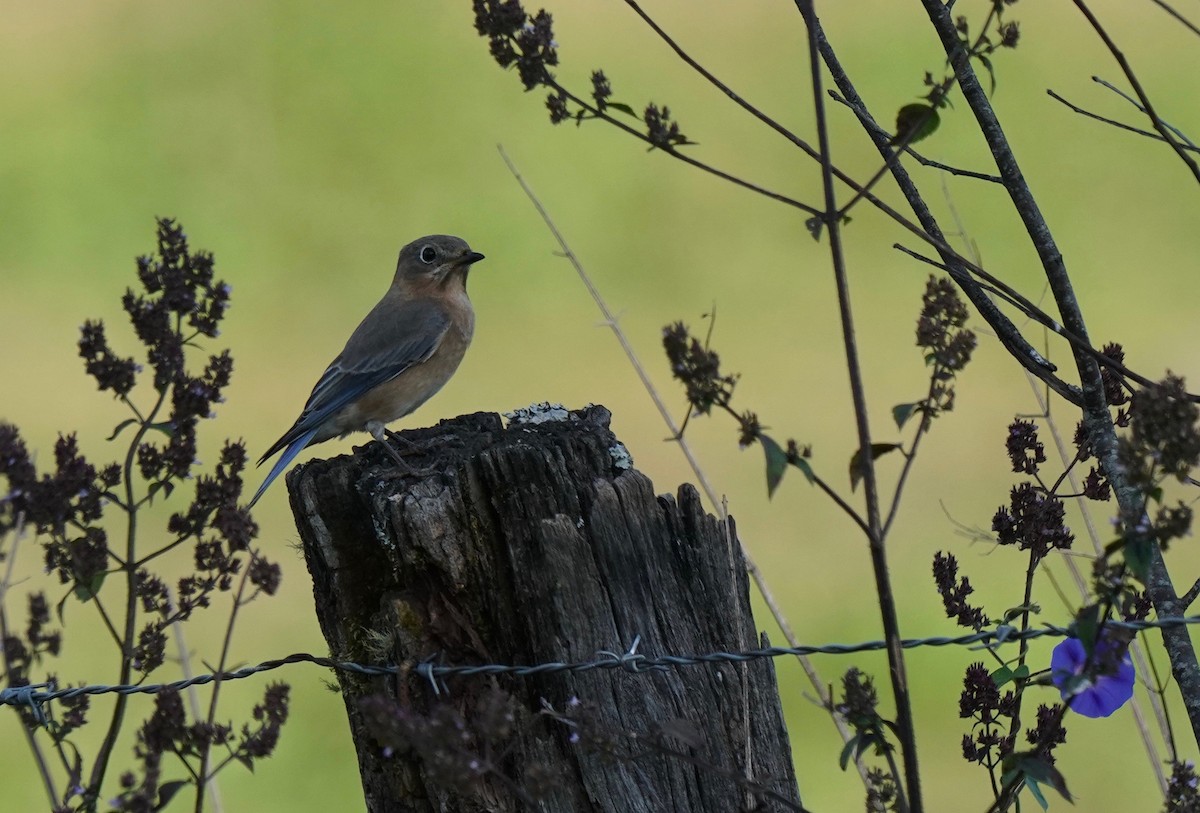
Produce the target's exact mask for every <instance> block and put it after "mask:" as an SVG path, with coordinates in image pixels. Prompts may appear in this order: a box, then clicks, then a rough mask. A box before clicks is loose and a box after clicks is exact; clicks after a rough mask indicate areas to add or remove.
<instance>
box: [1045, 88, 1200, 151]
mask: <svg viewBox="0 0 1200 813" xmlns="http://www.w3.org/2000/svg"><path fill="white" fill-rule="evenodd" d="M1046 94H1047V95H1049V96H1050V98H1051V99H1054V101H1056V102H1060V103H1062V104H1064V105H1066V106H1067V107H1068V108H1070V109H1071V110H1072V111H1074V112H1076V113H1078V114H1079V115H1081V116H1087V117H1088V118H1089V119H1095V120H1096V121H1099V122H1102V123H1104V124H1108V125H1111V126H1113V127H1116V128H1117V129H1118V130H1126V131H1128V132H1130V133H1137V134H1138V135H1140V136H1145V137H1146V138H1153V139H1154V140H1155V141H1166V139H1165V138H1163V137H1162V136H1161V135H1159V134H1158V133H1152V132H1150V131H1149V130H1143V129H1142V128H1140V127H1132V126H1130V125H1128V124H1125V123H1124V122H1120V121H1116V120H1115V119H1110V118H1106V117H1105V116H1101V115H1099V114H1097V113H1093V112H1092V111H1090V110H1085V109H1084V108H1082V107H1079V106H1078V105H1075V104H1072V103H1071V102H1068V101H1067V100H1066V99H1064V98H1063V97H1062V96H1059V95H1058V94H1057V93H1055V92H1054V91H1053V90H1047V91H1046ZM1179 146H1180V148H1181V149H1185V150H1190V151H1191V152H1200V147H1196V146H1193V145H1192V144H1180V145H1179Z"/></svg>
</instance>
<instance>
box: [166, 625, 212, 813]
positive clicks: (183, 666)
mask: <svg viewBox="0 0 1200 813" xmlns="http://www.w3.org/2000/svg"><path fill="white" fill-rule="evenodd" d="M171 632H172V633H173V634H174V635H175V645H176V647H177V648H178V649H179V667H180V672H181V673H182V676H183V679H184V680H190V679H191V678H192V676H193V675H195V672H194V671H193V670H192V653H191V652H189V651H188V648H187V640H186V638H185V637H184V631H183V622H182V621H180V620H178V619H176V620H175V621H172V622H171ZM186 693H187V703H188V710H189V711H190V712H191V715H192V717H193V718H194V719H197V720H199V719H200V692H199V689H198V688H197V687H195V686H188V687H187V690H186ZM184 764H185V765H186V764H187V762H186V761H185V762H184ZM197 784H199V782H197ZM206 787H207V789H208V799H209V801H210V802H211V803H212V809H213V811H215V813H221V811H222V810H224V809H225V808H224V805H222V804H221V789H220V787H218V785H217V780H216V777H215V776H214V777H213V778H212V779H211V780H210V781H209V782H208V783H207V785H206Z"/></svg>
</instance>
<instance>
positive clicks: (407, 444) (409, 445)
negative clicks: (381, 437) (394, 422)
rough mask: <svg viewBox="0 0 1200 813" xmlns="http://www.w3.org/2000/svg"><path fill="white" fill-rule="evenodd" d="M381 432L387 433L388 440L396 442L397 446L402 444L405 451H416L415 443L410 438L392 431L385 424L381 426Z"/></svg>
mask: <svg viewBox="0 0 1200 813" xmlns="http://www.w3.org/2000/svg"><path fill="white" fill-rule="evenodd" d="M383 434H385V435H387V439H388V440H390V441H391V442H392V443H394V444H396V445H397V446H403V447H404V449H405V451H407V452H410V453H412V452H416V451H418V449H417V444H415V443H413V442H412V441H411V440H409V439H408V438H406V437H404V436H403V435H401V434H400V433H399V432H393V431H392V430H391V429H388V428H387V427H386V426H385V427H384V428H383Z"/></svg>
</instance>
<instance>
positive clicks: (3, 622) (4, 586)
mask: <svg viewBox="0 0 1200 813" xmlns="http://www.w3.org/2000/svg"><path fill="white" fill-rule="evenodd" d="M24 535H25V518H24V517H23V516H18V517H17V518H16V522H15V523H14V528H13V532H12V547H11V548H10V549H9V550H8V551H7V552H6V554H5V555H6V557H7V558H8V564H7V565H6V566H5V568H4V579H3V580H2V581H0V641H7V640H8V637H9V636H8V607H7V602H8V591H9V590H10V589H12V586H13V573H14V572H15V569H16V564H17V549H18V548H19V547H20V545H21V538H22V537H23V536H24ZM0 650H3V656H4V674H5V675H6V676H7V677H8V678H9V683H10V685H11V683H12V662H11V660H10V659H9V648H8V647H7V646H2V647H0ZM20 722H21V733H22V734H23V735H24V736H25V744H26V745H28V746H29V752H30V754H32V755H33V762H34V764H35V765H37V769H38V776H40V777H41V779H42V786H43V787H44V788H45V790H46V796H47V797H48V798H49V801H50V807H52V808H53V807H56V806H57V805H58V804H59V802H60V801H62V800H61V799H60V798H59V795H58V789H57V788H56V787H55V785H54V775H53V774H51V773H50V765H49V763H48V762H47V761H46V754H45V752H44V751H42V746H41V743H39V742H38V741H37V737H36V736H35V735H34V730H33V729H31V728H30V727H29V726H27V725H25V721H24V720H21V721H20Z"/></svg>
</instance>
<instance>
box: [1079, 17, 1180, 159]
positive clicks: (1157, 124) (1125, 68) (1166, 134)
mask: <svg viewBox="0 0 1200 813" xmlns="http://www.w3.org/2000/svg"><path fill="white" fill-rule="evenodd" d="M1074 3H1075V7H1076V8H1077V9H1079V10H1080V12H1082V13H1083V16H1084V17H1086V18H1087V21H1088V23H1090V24H1091V26H1092V28H1093V29H1095V31H1096V34H1097V35H1099V37H1100V39H1101V40H1103V41H1104V45H1105V46H1106V47H1107V48H1108V51H1109V53H1111V54H1112V55H1113V59H1115V60H1116V61H1117V64H1118V65H1120V66H1121V72H1122V73H1124V74H1125V78H1126V79H1127V80H1128V81H1129V86H1130V87H1132V88H1133V92H1134V93H1136V94H1137V97H1138V99H1139V100H1141V102H1142V107H1143V108H1145V111H1146V115H1147V116H1148V117H1149V118H1150V123H1151V124H1153V125H1154V129H1155V130H1157V131H1158V134H1159V135H1161V136H1162V137H1163V140H1164V141H1166V142H1167V143H1168V144H1170V145H1171V149H1173V150H1175V154H1176V155H1178V156H1179V158H1180V160H1182V161H1183V162H1184V163H1185V164H1187V166H1188V169H1190V170H1191V171H1192V175H1194V176H1195V178H1196V180H1197V181H1200V166H1197V165H1196V162H1195V161H1193V160H1192V157H1191V156H1190V155H1188V154H1187V153H1186V152H1184V150H1183V147H1181V146H1180V145H1179V143H1178V142H1177V141H1176V140H1175V138H1174V137H1173V136H1172V135H1171V133H1170V130H1168V129H1167V127H1166V125H1164V124H1163V122H1162V120H1161V119H1159V117H1158V114H1157V113H1155V112H1154V105H1153V104H1151V103H1150V97H1149V96H1147V95H1146V91H1144V90H1143V89H1142V83H1141V82H1139V81H1138V78H1137V75H1136V74H1135V73H1134V72H1133V68H1131V67H1130V66H1129V62H1128V61H1127V60H1126V59H1125V55H1124V54H1123V53H1121V50H1120V49H1119V48H1117V44H1116V43H1115V42H1113V40H1112V37H1110V36H1109V35H1108V32H1107V31H1105V30H1104V26H1102V25H1101V24H1100V21H1099V20H1098V19H1096V15H1094V14H1092V10H1091V9H1090V8H1088V6H1087V3H1085V2H1083V0H1074Z"/></svg>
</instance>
